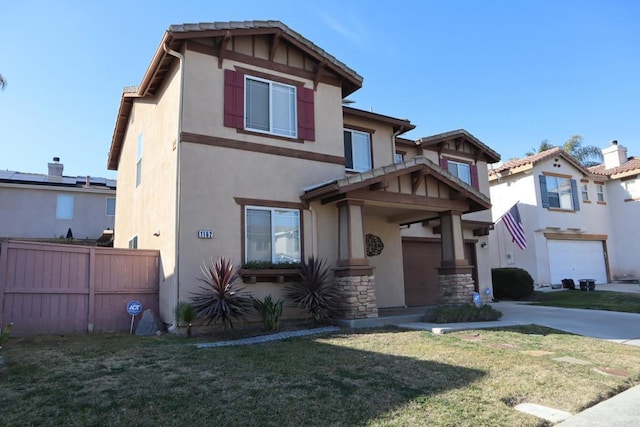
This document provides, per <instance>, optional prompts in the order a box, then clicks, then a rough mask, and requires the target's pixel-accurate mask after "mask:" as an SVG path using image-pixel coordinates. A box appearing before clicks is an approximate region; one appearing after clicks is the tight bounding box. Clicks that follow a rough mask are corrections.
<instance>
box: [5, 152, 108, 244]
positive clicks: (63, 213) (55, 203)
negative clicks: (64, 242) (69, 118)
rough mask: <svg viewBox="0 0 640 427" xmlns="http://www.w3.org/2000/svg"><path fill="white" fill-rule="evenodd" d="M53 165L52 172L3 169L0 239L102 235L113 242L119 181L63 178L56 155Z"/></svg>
mask: <svg viewBox="0 0 640 427" xmlns="http://www.w3.org/2000/svg"><path fill="white" fill-rule="evenodd" d="M48 169H49V170H48V174H47V175H43V174H33V173H24V172H14V171H8V170H7V171H2V170H0V200H1V202H0V238H29V239H56V238H60V237H62V238H67V237H68V236H72V237H73V238H75V239H83V240H98V239H100V238H101V237H102V238H103V239H104V240H105V241H104V242H103V243H105V244H106V243H108V241H109V240H110V238H111V237H112V235H113V226H114V215H115V209H116V181H115V180H112V179H105V178H95V177H89V176H82V177H69V176H64V175H63V174H62V173H63V169H64V166H63V164H62V163H60V159H59V158H57V157H54V158H53V162H52V163H49V164H48ZM69 230H71V231H69ZM105 230H110V231H111V235H109V233H104V231H105ZM103 234H106V235H103Z"/></svg>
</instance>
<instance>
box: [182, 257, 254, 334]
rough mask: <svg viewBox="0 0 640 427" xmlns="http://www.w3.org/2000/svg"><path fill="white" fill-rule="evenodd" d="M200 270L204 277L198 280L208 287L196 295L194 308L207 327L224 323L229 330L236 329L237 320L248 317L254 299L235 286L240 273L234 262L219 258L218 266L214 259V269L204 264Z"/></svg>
mask: <svg viewBox="0 0 640 427" xmlns="http://www.w3.org/2000/svg"><path fill="white" fill-rule="evenodd" d="M200 269H201V270H202V276H201V277H200V278H198V280H200V281H201V282H202V283H204V284H205V285H204V286H200V290H199V291H198V292H195V293H194V294H193V298H192V300H191V305H192V306H193V309H194V310H195V312H196V314H197V315H198V316H199V317H201V318H202V319H203V320H204V321H205V323H206V324H207V325H208V324H209V323H211V322H213V323H218V322H220V323H222V325H223V326H224V328H225V329H226V328H227V326H229V327H231V328H233V320H234V319H238V318H242V317H244V314H245V313H246V312H247V311H248V310H249V309H250V308H251V306H252V299H251V296H249V295H248V294H246V293H244V292H243V290H244V288H239V287H237V286H234V283H235V282H236V280H237V279H238V272H237V271H235V269H234V267H233V263H232V262H231V261H230V260H228V259H226V258H224V257H219V258H218V259H217V260H216V261H215V263H214V262H213V259H212V260H211V265H210V266H208V265H207V264H204V265H202V267H200Z"/></svg>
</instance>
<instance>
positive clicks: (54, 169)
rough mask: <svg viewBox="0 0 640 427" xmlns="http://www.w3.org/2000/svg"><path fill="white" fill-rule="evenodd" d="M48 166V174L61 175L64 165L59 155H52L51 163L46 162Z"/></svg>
mask: <svg viewBox="0 0 640 427" xmlns="http://www.w3.org/2000/svg"><path fill="white" fill-rule="evenodd" d="M48 166H49V176H60V177H61V176H62V170H63V169H64V165H63V164H62V163H60V157H54V158H53V163H48Z"/></svg>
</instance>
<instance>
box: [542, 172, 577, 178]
mask: <svg viewBox="0 0 640 427" xmlns="http://www.w3.org/2000/svg"><path fill="white" fill-rule="evenodd" d="M542 175H545V176H557V177H558V178H567V179H573V177H572V176H571V175H567V174H563V173H555V172H542Z"/></svg>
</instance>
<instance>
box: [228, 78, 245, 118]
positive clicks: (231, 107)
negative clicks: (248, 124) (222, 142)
mask: <svg viewBox="0 0 640 427" xmlns="http://www.w3.org/2000/svg"><path fill="white" fill-rule="evenodd" d="M224 125H225V126H227V127H231V128H236V129H244V74H243V73H240V72H238V71H233V70H224Z"/></svg>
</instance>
